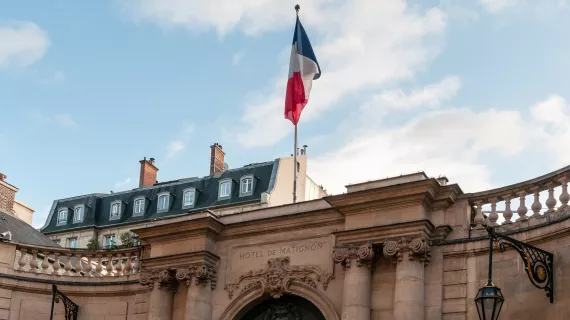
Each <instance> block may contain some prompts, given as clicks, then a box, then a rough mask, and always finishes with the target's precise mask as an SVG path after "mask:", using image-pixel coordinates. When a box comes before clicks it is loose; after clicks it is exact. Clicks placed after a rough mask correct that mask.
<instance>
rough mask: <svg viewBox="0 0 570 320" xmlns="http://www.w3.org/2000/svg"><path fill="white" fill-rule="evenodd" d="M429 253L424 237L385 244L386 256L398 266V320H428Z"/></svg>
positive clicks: (396, 292) (396, 288)
mask: <svg viewBox="0 0 570 320" xmlns="http://www.w3.org/2000/svg"><path fill="white" fill-rule="evenodd" d="M429 251H430V248H429V245H428V242H427V240H426V239H425V238H423V237H421V236H420V237H415V238H409V237H402V238H400V239H399V240H392V241H385V242H384V247H383V253H384V256H386V257H393V259H394V260H395V261H396V263H397V265H396V287H395V288H394V319H396V320H415V319H424V312H425V311H424V308H425V305H424V303H425V296H424V291H425V288H424V282H425V275H424V266H425V264H426V263H427V262H429V257H430V253H429ZM348 319H352V318H348ZM367 319H370V318H367Z"/></svg>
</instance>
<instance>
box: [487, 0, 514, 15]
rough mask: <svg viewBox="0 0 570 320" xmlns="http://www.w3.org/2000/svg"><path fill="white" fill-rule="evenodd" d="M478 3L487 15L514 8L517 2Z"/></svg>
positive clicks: (498, 0) (497, 0)
mask: <svg viewBox="0 0 570 320" xmlns="http://www.w3.org/2000/svg"><path fill="white" fill-rule="evenodd" d="M479 2H480V3H481V5H482V6H483V7H484V8H485V10H487V11H488V12H489V13H499V12H502V11H504V10H506V9H508V8H512V7H514V6H516V5H517V4H518V3H519V0H479Z"/></svg>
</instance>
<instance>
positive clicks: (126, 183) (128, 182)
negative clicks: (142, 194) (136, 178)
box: [113, 177, 133, 192]
mask: <svg viewBox="0 0 570 320" xmlns="http://www.w3.org/2000/svg"><path fill="white" fill-rule="evenodd" d="M132 183H133V179H132V178H131V177H128V178H125V179H123V180H121V181H117V182H115V185H114V186H113V191H114V192H117V191H122V190H126V189H129V188H130V187H131V186H132Z"/></svg>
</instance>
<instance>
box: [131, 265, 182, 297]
mask: <svg viewBox="0 0 570 320" xmlns="http://www.w3.org/2000/svg"><path fill="white" fill-rule="evenodd" d="M174 274H175V270H173V269H170V268H168V269H163V270H150V271H143V272H141V274H140V276H139V283H140V284H141V285H143V286H148V289H149V290H152V289H153V288H154V286H155V284H158V287H159V288H164V289H168V290H171V291H174V292H176V290H177V289H178V283H177V282H176V281H175V277H174Z"/></svg>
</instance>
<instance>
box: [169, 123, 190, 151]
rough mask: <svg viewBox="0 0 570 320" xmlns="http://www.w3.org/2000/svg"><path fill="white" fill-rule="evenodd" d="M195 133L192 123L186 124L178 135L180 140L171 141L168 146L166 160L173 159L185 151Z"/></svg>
mask: <svg viewBox="0 0 570 320" xmlns="http://www.w3.org/2000/svg"><path fill="white" fill-rule="evenodd" d="M193 133H194V125H193V124H191V123H186V124H184V125H183V127H182V129H181V130H180V132H179V133H178V138H177V139H174V140H172V141H170V142H169V143H168V145H167V146H166V149H167V152H166V158H172V157H174V156H176V155H177V154H179V153H180V151H182V150H184V149H185V148H186V144H187V143H188V142H189V141H190V138H191V136H192V134H193Z"/></svg>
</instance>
